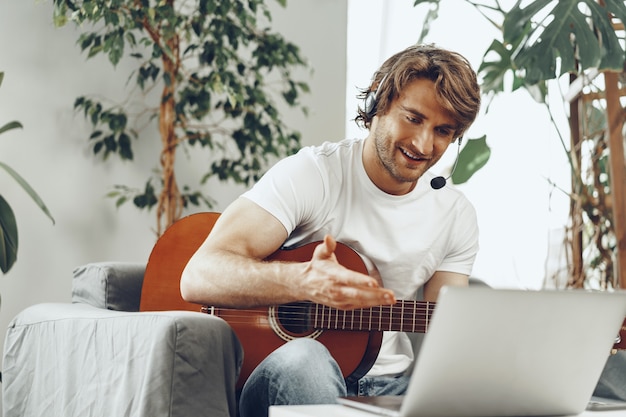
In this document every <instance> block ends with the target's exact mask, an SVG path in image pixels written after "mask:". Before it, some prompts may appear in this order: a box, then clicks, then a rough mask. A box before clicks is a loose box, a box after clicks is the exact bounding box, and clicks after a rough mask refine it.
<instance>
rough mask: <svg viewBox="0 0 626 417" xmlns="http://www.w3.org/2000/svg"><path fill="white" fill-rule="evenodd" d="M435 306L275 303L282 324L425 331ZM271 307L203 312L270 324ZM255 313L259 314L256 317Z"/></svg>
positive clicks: (241, 321) (411, 303)
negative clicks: (342, 306)
mask: <svg viewBox="0 0 626 417" xmlns="http://www.w3.org/2000/svg"><path fill="white" fill-rule="evenodd" d="M407 307H409V308H407ZM434 307H435V303H431V302H420V301H418V302H416V301H401V302H399V303H396V304H394V305H391V306H375V307H370V308H363V309H354V310H340V309H338V308H333V307H328V306H324V305H321V304H315V303H311V302H301V303H292V304H284V305H280V306H274V307H273V310H274V311H273V315H274V316H275V317H276V319H275V320H276V321H278V322H280V323H281V324H282V325H287V326H292V327H301V328H307V329H343V330H345V329H348V330H357V331H359V330H360V331H371V330H404V331H414V332H423V331H425V330H426V328H427V326H428V323H429V322H430V319H431V316H432V314H433V312H434ZM271 309H272V307H265V308H263V307H261V308H255V309H231V308H221V307H215V308H214V309H211V308H210V307H204V308H203V311H204V312H206V313H210V314H214V315H216V316H218V317H222V318H224V319H225V320H226V321H227V322H229V323H232V324H245V323H251V322H252V321H257V322H263V321H266V322H268V324H269V321H270V311H271ZM320 310H321V311H320ZM407 310H408V311H407ZM255 315H256V316H257V317H255V320H252V318H254V316H255ZM416 329H417V330H416Z"/></svg>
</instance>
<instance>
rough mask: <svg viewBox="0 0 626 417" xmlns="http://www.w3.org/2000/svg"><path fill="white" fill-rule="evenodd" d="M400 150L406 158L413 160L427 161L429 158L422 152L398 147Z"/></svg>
mask: <svg viewBox="0 0 626 417" xmlns="http://www.w3.org/2000/svg"><path fill="white" fill-rule="evenodd" d="M400 152H402V154H403V155H404V156H406V157H407V158H409V159H410V160H412V161H415V162H422V161H424V162H425V161H428V159H429V158H426V157H424V155H422V154H414V153H411V152H409V151H407V150H406V149H403V148H400Z"/></svg>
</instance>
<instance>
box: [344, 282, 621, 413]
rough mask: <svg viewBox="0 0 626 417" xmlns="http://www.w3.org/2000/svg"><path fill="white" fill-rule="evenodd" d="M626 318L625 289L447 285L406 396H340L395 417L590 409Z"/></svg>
mask: <svg viewBox="0 0 626 417" xmlns="http://www.w3.org/2000/svg"><path fill="white" fill-rule="evenodd" d="M625 317H626V292H623V291H620V292H612V293H609V292H588V291H583V290H565V291H557V290H542V291H525V290H498V289H491V288H488V287H444V288H443V289H442V291H441V293H440V296H439V300H438V302H437V307H436V309H435V312H434V314H433V318H432V321H431V325H430V327H429V329H428V333H427V334H426V336H425V337H424V341H423V344H422V347H421V349H420V353H419V355H418V357H417V359H416V363H415V368H414V369H413V374H412V376H411V380H410V382H409V386H408V389H407V393H406V395H404V396H381V397H342V398H339V399H338V402H339V403H341V404H344V405H348V406H351V407H357V408H360V409H363V410H367V411H370V412H373V413H376V414H379V415H385V416H393V417H422V416H424V417H426V416H428V417H437V416H445V417H475V416H480V417H489V416H542V415H568V414H569V415H571V414H579V413H582V412H583V411H585V408H586V406H587V404H588V402H589V400H590V398H591V396H592V393H593V391H594V388H595V386H596V384H597V382H598V379H599V378H600V374H601V373H602V370H603V368H604V365H605V363H606V360H607V358H608V356H609V355H610V354H611V349H612V347H613V344H614V343H615V342H616V339H617V337H618V334H619V330H620V328H621V325H622V323H623V321H624V318H625Z"/></svg>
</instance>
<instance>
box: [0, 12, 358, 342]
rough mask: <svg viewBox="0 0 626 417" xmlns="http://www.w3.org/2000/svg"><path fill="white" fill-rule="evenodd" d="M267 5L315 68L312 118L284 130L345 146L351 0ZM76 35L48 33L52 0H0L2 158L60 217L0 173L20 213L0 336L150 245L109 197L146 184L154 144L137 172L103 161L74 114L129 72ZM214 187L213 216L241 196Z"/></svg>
mask: <svg viewBox="0 0 626 417" xmlns="http://www.w3.org/2000/svg"><path fill="white" fill-rule="evenodd" d="M268 3H269V4H270V5H272V8H273V9H274V27H275V29H276V30H278V31H280V32H281V33H282V34H283V35H284V36H286V37H287V38H288V39H289V40H291V41H292V42H294V43H296V44H297V45H299V46H300V47H301V51H302V55H303V56H305V57H306V58H307V59H308V60H309V62H310V64H311V66H312V67H313V69H314V72H313V74H312V75H311V76H309V74H308V73H306V72H303V73H302V77H306V78H304V79H305V80H307V81H308V82H309V85H310V87H311V90H312V94H310V95H308V96H307V97H306V98H305V102H306V104H307V105H308V107H309V108H310V116H309V117H308V118H304V117H303V116H301V115H300V113H295V112H293V111H292V112H289V113H288V114H287V117H288V118H287V119H286V122H287V124H288V125H289V126H291V127H293V128H296V129H298V130H300V131H301V132H302V134H303V142H304V143H305V144H314V143H321V141H323V140H327V139H339V138H343V136H344V121H345V110H344V109H345V104H344V102H345V97H344V91H345V73H346V52H345V45H346V42H345V39H346V24H345V22H346V0H341V1H338V0H297V1H290V2H289V3H288V8H287V9H282V8H280V7H279V6H277V3H275V2H272V1H270V2H268ZM77 38H78V32H77V31H76V30H75V29H74V27H73V25H68V26H66V27H64V28H55V27H54V26H53V24H52V2H51V1H46V2H37V1H35V0H20V1H4V2H2V3H0V71H4V72H5V79H4V82H3V85H2V87H0V124H4V123H6V122H8V121H11V120H19V121H21V122H22V124H23V125H24V129H23V130H15V131H12V132H10V133H6V134H4V135H1V136H0V161H2V162H5V163H8V164H9V165H10V166H11V167H13V168H14V169H15V170H16V171H18V172H19V173H20V174H21V175H22V176H23V177H24V178H25V179H26V180H27V181H28V182H29V183H30V184H31V185H32V186H33V187H34V188H35V190H36V191H37V192H38V193H39V194H40V195H41V197H42V198H43V200H44V201H45V203H46V204H47V205H48V207H49V208H50V210H51V212H52V214H53V216H54V217H55V219H56V224H55V225H52V223H51V222H50V221H49V219H48V218H47V217H46V216H45V215H44V214H43V213H42V212H40V210H39V208H38V207H37V206H36V205H35V204H34V203H33V202H32V201H31V200H30V198H29V197H28V196H27V195H26V194H25V193H24V192H23V191H22V190H21V188H19V187H18V186H17V185H16V184H14V182H13V181H12V180H11V179H10V177H9V176H8V175H6V174H5V173H4V171H0V194H2V196H3V197H4V198H5V199H6V200H7V201H8V202H9V203H10V204H11V206H12V207H13V209H14V211H15V213H16V216H17V223H18V230H19V240H20V241H19V252H18V261H17V263H16V264H15V266H14V267H13V269H12V270H11V271H9V273H8V274H7V275H5V276H0V294H1V295H2V305H1V308H0V329H2V330H1V331H0V334H1V335H2V337H1V339H3V335H4V329H6V327H7V325H8V322H9V321H10V320H11V318H12V317H14V316H15V315H16V314H17V313H18V312H19V311H20V310H22V309H24V308H25V307H27V306H29V305H32V304H35V303H40V302H50V301H52V302H58V301H60V302H67V301H69V300H70V292H71V277H72V269H73V268H74V267H76V266H78V265H81V264H84V263H88V262H94V261H105V260H119V261H133V262H135V261H137V262H145V261H147V259H148V256H149V254H150V250H151V248H152V246H153V245H154V242H155V238H154V233H153V232H152V229H153V228H154V224H155V221H154V213H147V212H140V211H138V210H137V209H135V208H134V207H133V206H131V205H130V204H128V205H126V206H123V207H122V208H120V209H119V210H118V209H116V208H115V207H114V202H113V200H111V199H107V198H105V194H106V193H107V192H108V191H110V190H111V187H112V185H114V184H126V185H130V186H135V187H142V186H143V184H144V180H145V179H146V178H147V176H148V175H149V173H150V170H151V169H152V168H154V167H155V166H156V163H157V152H158V149H159V148H155V150H152V151H151V152H148V155H147V156H145V157H141V156H142V155H144V154H145V153H143V152H140V151H139V150H137V151H136V155H137V157H138V159H137V161H136V162H134V163H132V164H131V163H121V162H119V161H117V160H114V159H111V160H110V161H109V162H106V163H102V162H96V161H95V160H94V159H93V158H92V157H91V155H90V150H89V148H88V146H87V141H86V138H87V137H88V135H89V133H90V132H89V129H88V126H87V125H86V123H85V122H84V120H83V118H82V116H81V115H75V114H74V111H73V102H74V99H75V98H76V97H78V96H79V95H83V94H91V93H93V94H102V95H106V97H123V90H122V88H123V86H124V83H125V81H126V78H127V77H128V74H129V70H130V66H129V65H128V63H122V64H121V65H120V66H119V67H118V69H117V71H113V70H112V68H111V65H110V64H109V63H108V62H107V61H106V60H105V59H103V58H98V59H93V60H87V59H86V58H85V56H84V55H82V54H81V53H80V49H79V47H78V46H77V45H76V40H77ZM151 135H153V136H154V138H152V137H149V136H151ZM145 136H146V137H143V138H142V139H141V141H140V142H146V143H147V144H150V143H152V144H153V142H151V141H153V140H159V139H158V138H157V137H156V135H154V133H153V132H150V131H147V132H145ZM138 143H139V142H138ZM150 146H152V147H156V145H154V144H153V145H150ZM148 150H149V149H148ZM181 157H182V156H181ZM184 165H186V164H185V163H181V164H179V167H180V168H181V169H183V171H184V170H186V169H188V170H193V169H194V168H193V167H188V168H185V166H184ZM202 172H204V171H202ZM181 175H183V176H184V175H185V172H181ZM207 187H208V188H209V193H210V194H211V195H212V196H213V197H214V198H215V199H216V200H217V201H218V205H217V207H215V209H216V210H218V211H219V210H222V209H223V208H224V207H225V206H226V205H227V204H228V203H229V202H230V201H232V199H234V198H235V197H236V196H237V195H238V194H239V193H240V192H241V191H242V190H243V188H242V187H235V186H231V185H219V184H215V183H211V184H209V185H208V186H207ZM0 343H2V342H0ZM1 348H2V345H0V349H1Z"/></svg>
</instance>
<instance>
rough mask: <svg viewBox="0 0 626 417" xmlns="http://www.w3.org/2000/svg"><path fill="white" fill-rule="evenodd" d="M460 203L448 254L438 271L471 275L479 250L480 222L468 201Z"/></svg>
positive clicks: (464, 200) (463, 200) (462, 200)
mask: <svg viewBox="0 0 626 417" xmlns="http://www.w3.org/2000/svg"><path fill="white" fill-rule="evenodd" d="M460 203H461V204H457V210H455V214H456V216H455V217H456V219H455V222H454V223H453V227H452V230H451V231H450V232H451V239H450V242H451V243H450V248H449V251H448V254H447V256H446V257H445V259H444V260H443V262H442V263H441V265H440V266H439V267H438V268H437V270H439V271H450V272H456V273H460V274H466V275H470V274H471V272H472V267H473V265H474V261H475V259H476V255H477V253H478V248H479V243H478V220H477V218H476V210H475V209H474V206H473V205H472V204H470V202H469V201H468V200H466V199H464V198H463V199H461V200H460Z"/></svg>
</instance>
